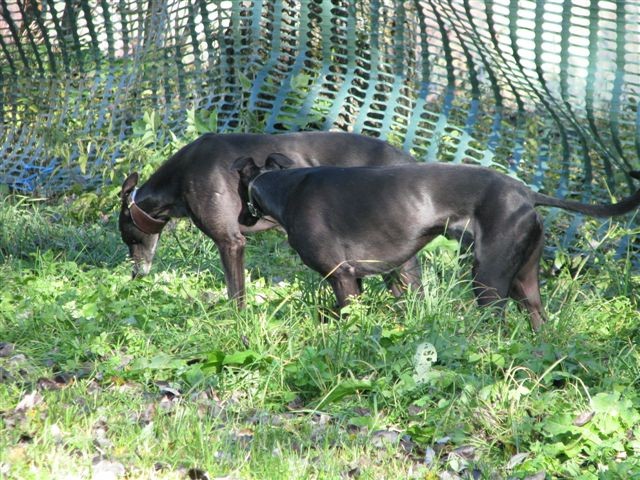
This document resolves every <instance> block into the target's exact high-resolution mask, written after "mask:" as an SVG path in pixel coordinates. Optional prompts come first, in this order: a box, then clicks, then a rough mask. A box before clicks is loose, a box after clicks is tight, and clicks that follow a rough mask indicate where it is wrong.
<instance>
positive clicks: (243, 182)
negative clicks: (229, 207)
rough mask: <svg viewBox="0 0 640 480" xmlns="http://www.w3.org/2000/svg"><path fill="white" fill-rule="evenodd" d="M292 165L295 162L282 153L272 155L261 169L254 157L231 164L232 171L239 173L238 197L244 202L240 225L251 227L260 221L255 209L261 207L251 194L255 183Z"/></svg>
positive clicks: (239, 159)
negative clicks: (275, 171)
mask: <svg viewBox="0 0 640 480" xmlns="http://www.w3.org/2000/svg"><path fill="white" fill-rule="evenodd" d="M291 165H293V160H291V159H290V158H289V157H287V156H286V155H283V154H282V153H272V154H270V155H269V156H268V157H267V159H266V160H265V162H264V165H263V166H261V167H260V166H258V165H257V164H256V162H255V160H254V159H253V158H252V157H240V158H238V159H236V160H235V161H234V162H233V163H232V164H231V167H230V169H231V170H232V171H236V172H238V176H239V177H240V183H239V186H238V195H239V196H240V199H241V200H242V210H241V211H240V216H239V218H238V222H239V223H240V224H242V225H246V226H249V227H250V226H252V225H255V224H256V223H257V222H258V220H260V216H259V215H257V212H256V211H255V210H254V207H258V208H259V205H256V204H255V198H251V193H250V192H249V190H250V188H251V187H252V185H253V182H254V181H255V180H256V179H257V178H258V177H259V176H260V175H262V174H263V173H266V172H270V171H274V170H283V169H285V168H289V167H290V166H291Z"/></svg>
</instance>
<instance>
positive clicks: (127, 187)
mask: <svg viewBox="0 0 640 480" xmlns="http://www.w3.org/2000/svg"><path fill="white" fill-rule="evenodd" d="M139 179H140V176H139V175H138V172H133V173H132V174H131V175H129V176H128V177H127V178H126V179H125V181H124V183H123V184H122V190H120V198H121V199H122V201H123V202H126V201H127V197H128V196H129V194H130V193H131V192H132V191H133V189H134V188H136V185H138V180H139Z"/></svg>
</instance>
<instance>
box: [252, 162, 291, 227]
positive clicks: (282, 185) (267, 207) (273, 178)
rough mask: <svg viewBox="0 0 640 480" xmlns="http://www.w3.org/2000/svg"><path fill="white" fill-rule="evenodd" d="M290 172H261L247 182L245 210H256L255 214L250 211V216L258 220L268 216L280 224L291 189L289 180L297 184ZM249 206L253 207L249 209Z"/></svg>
mask: <svg viewBox="0 0 640 480" xmlns="http://www.w3.org/2000/svg"><path fill="white" fill-rule="evenodd" d="M291 172H293V170H278V171H267V172H261V173H260V174H259V175H257V176H256V177H254V178H253V179H252V180H251V182H249V185H248V186H247V189H248V202H247V208H249V209H250V210H251V208H254V209H255V210H256V212H255V213H256V214H254V213H253V212H251V211H250V213H251V215H253V216H254V217H258V218H260V216H269V217H272V218H273V219H275V220H276V221H277V222H278V223H280V224H282V217H283V209H284V207H285V205H286V204H287V198H288V197H289V192H290V191H291V188H292V187H293V185H292V184H291V182H290V180H294V182H295V183H298V180H297V179H294V178H292V175H290V174H291ZM249 204H252V205H253V207H249Z"/></svg>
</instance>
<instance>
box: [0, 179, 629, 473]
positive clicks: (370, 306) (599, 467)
mask: <svg viewBox="0 0 640 480" xmlns="http://www.w3.org/2000/svg"><path fill="white" fill-rule="evenodd" d="M112 193H113V192H107V193H105V194H103V195H98V196H95V195H94V196H93V197H91V198H89V197H87V196H81V197H69V198H59V199H55V200H48V201H44V200H43V201H38V200H36V199H26V198H19V197H9V198H5V199H4V200H2V201H1V202H0V225H2V229H0V258H1V259H2V263H0V275H1V277H2V279H3V282H2V285H3V286H2V289H0V342H4V343H2V344H0V478H8V479H23V478H88V477H90V476H92V475H93V476H94V477H95V478H114V477H124V478H180V479H181V478H206V475H208V476H209V478H217V477H221V478H331V479H332V478H426V479H436V478H457V477H456V476H455V475H457V476H458V477H460V478H527V477H530V478H583V479H591V478H607V479H617V478H620V479H623V478H625V479H626V478H633V477H634V476H640V460H639V459H640V394H639V388H638V387H639V383H640V354H639V352H638V347H637V344H638V338H639V334H640V323H639V322H638V318H639V316H640V315H639V313H638V303H639V302H638V301H639V299H638V293H637V292H638V291H640V290H639V287H640V275H639V273H638V271H637V269H636V270H634V269H633V268H632V266H631V262H630V260H629V259H627V258H617V257H616V256H614V254H613V253H612V251H610V250H608V249H607V248H606V246H601V247H600V248H599V249H598V250H597V251H593V252H590V253H589V255H588V257H587V258H586V259H583V258H582V257H578V256H572V255H569V254H567V253H562V254H558V255H556V257H555V258H552V257H549V256H548V257H547V258H546V261H545V265H544V272H545V273H544V275H543V277H544V286H543V295H544V299H545V303H546V305H547V308H548V311H549V313H550V317H551V321H550V322H549V324H548V325H547V326H546V327H545V329H544V331H543V332H542V333H541V334H539V335H534V334H533V333H532V332H531V331H530V328H529V326H528V320H527V316H526V315H525V314H524V313H522V312H519V311H518V310H517V308H515V306H514V305H511V306H510V307H509V309H508V312H507V314H506V316H505V318H503V319H502V318H496V317H495V316H493V315H492V314H491V312H490V311H486V310H485V311H482V310H478V309H477V308H476V307H475V305H474V304H473V299H472V295H471V292H470V288H469V284H468V282H469V279H470V273H469V263H470V262H469V259H468V258H465V256H464V255H463V256H462V258H461V257H460V256H459V255H458V252H457V247H456V246H455V245H452V244H450V243H447V242H442V243H441V244H440V245H439V246H437V247H433V248H427V249H425V250H424V251H423V252H422V254H421V256H422V259H423V265H424V274H423V275H424V282H425V286H426V290H427V293H426V296H425V298H424V299H417V298H414V297H413V296H412V295H408V296H407V298H405V299H403V300H401V301H399V302H398V301H395V300H394V299H392V298H391V297H390V295H388V294H387V293H386V292H385V290H384V287H383V283H382V281H381V280H380V279H378V278H370V279H368V280H367V281H366V283H365V289H366V293H365V295H364V296H363V297H362V298H361V299H360V300H359V301H358V302H356V303H355V304H354V305H353V306H351V307H350V312H349V313H350V315H349V317H348V318H346V319H343V320H340V321H335V320H334V321H322V318H321V317H322V313H321V312H322V311H323V309H324V308H325V307H326V306H327V305H330V304H332V302H333V299H332V295H331V293H330V291H329V289H328V287H327V286H326V285H324V284H323V283H322V282H320V279H319V278H318V276H317V275H315V274H314V273H313V272H311V271H309V270H308V269H306V268H304V267H303V266H302V265H301V263H300V261H299V260H298V258H297V257H296V256H295V255H294V254H293V253H292V251H291V250H290V249H289V247H288V246H287V245H286V240H285V239H284V237H283V236H282V235H280V234H278V233H276V232H267V233H264V234H261V235H257V236H254V237H251V238H250V239H249V242H248V248H247V250H248V251H247V264H248V265H247V277H248V281H247V283H248V296H249V305H248V308H247V309H246V310H245V311H240V312H239V311H237V310H236V309H235V308H234V307H233V306H232V305H231V304H229V303H228V302H227V300H226V298H225V289H224V285H223V277H222V272H221V270H220V263H219V260H218V257H217V252H216V250H215V247H214V245H213V244H212V242H210V241H209V240H207V239H206V238H205V237H204V236H203V235H202V234H201V233H200V232H198V231H197V230H196V229H195V228H194V227H192V226H191V225H190V224H189V223H188V222H179V223H176V224H174V225H171V226H170V229H169V231H168V232H166V233H165V234H163V238H162V241H161V245H160V248H159V251H158V255H157V258H156V262H155V265H154V268H153V270H152V274H151V275H150V276H149V277H147V278H145V279H142V280H139V281H135V282H131V281H130V280H129V265H128V264H127V262H126V261H125V258H126V250H125V247H124V245H123V244H122V243H121V241H120V239H119V236H118V232H117V222H116V219H117V217H116V213H115V211H114V206H115V204H116V200H115V197H114V196H113V195H112ZM585 228H586V233H585V237H589V238H593V236H594V235H596V233H595V232H596V229H595V228H594V227H593V226H592V225H590V224H587V226H586V227H585ZM616 232H617V233H619V231H616V230H615V228H613V227H612V229H610V230H609V231H608V232H607V233H606V234H605V236H606V235H609V236H612V235H614V234H615V233H616ZM548 243H550V244H553V239H551V240H550V242H548ZM585 248H586V247H585ZM554 266H555V268H552V267H554ZM550 272H551V273H550ZM418 350H420V351H421V352H425V351H426V352H431V353H429V354H425V355H423V356H416V352H417V351H418ZM434 351H435V356H437V359H436V358H434V354H433V352H434ZM541 472H543V473H542V476H538V477H533V476H534V475H536V474H540V473H541ZM100 475H102V476H103V477H100ZM109 475H112V476H111V477H109ZM447 475H448V477H447Z"/></svg>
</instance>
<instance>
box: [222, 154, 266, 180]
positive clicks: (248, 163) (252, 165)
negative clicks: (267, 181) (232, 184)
mask: <svg viewBox="0 0 640 480" xmlns="http://www.w3.org/2000/svg"><path fill="white" fill-rule="evenodd" d="M229 170H231V171H236V172H238V173H239V174H240V178H241V179H243V180H245V181H246V180H247V179H250V178H252V177H254V176H256V175H257V174H258V173H260V169H259V168H258V166H257V165H256V162H255V161H254V160H253V158H252V157H240V158H236V159H235V160H234V161H233V163H232V164H231V166H230V167H229Z"/></svg>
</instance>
